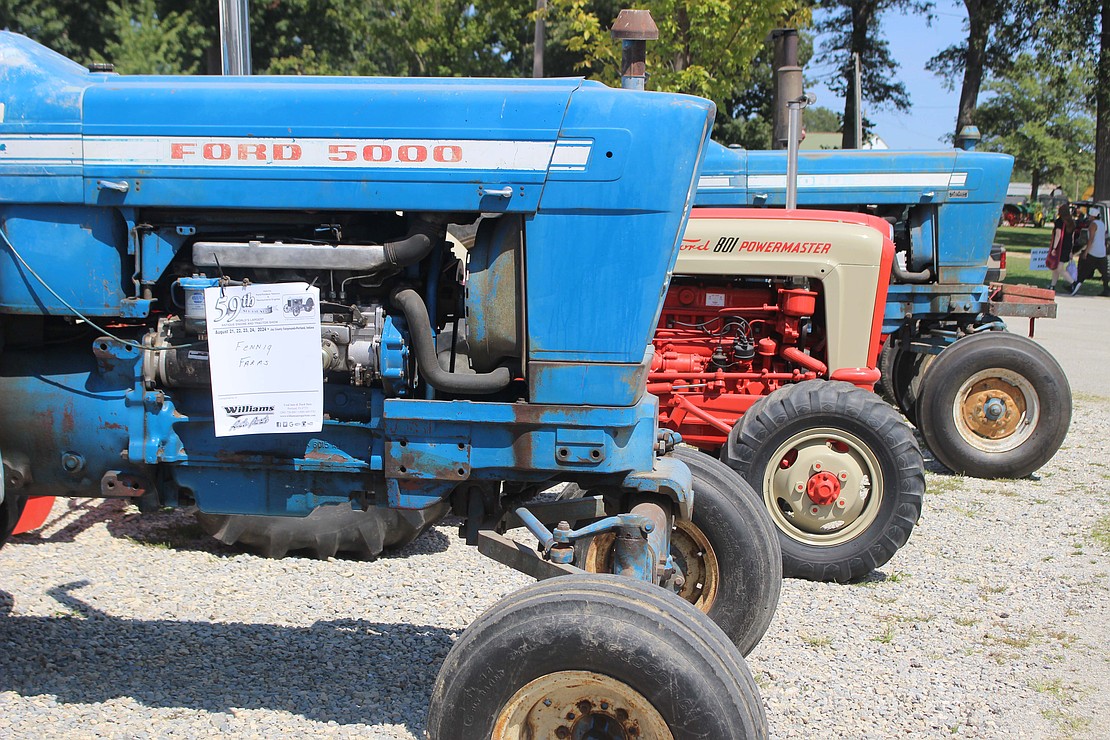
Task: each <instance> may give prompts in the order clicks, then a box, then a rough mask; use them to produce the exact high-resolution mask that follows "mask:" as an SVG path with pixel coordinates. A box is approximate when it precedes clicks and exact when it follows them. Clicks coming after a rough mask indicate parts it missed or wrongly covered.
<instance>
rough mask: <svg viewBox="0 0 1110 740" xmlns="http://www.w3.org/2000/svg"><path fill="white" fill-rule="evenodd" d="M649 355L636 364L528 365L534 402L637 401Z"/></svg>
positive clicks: (553, 363)
mask: <svg viewBox="0 0 1110 740" xmlns="http://www.w3.org/2000/svg"><path fill="white" fill-rule="evenodd" d="M650 366H651V358H650V357H648V358H647V361H646V362H642V363H640V364H639V365H631V364H628V365H625V364H604V365H600V364H588V363H579V362H541V361H538V360H537V361H534V362H531V363H529V365H528V397H529V399H531V400H532V402H533V403H560V402H561V403H573V404H586V405H602V404H618V405H626V406H629V405H632V404H633V403H635V402H637V401H639V400H640V396H641V395H642V394H643V393H644V387H645V384H646V382H647V374H648V370H649V368H650Z"/></svg>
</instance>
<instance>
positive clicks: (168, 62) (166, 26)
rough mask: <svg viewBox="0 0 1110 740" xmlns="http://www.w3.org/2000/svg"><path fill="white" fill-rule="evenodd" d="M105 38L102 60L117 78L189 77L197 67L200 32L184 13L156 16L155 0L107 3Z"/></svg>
mask: <svg viewBox="0 0 1110 740" xmlns="http://www.w3.org/2000/svg"><path fill="white" fill-rule="evenodd" d="M106 28H107V29H108V34H109V35H108V37H107V38H106V39H105V41H104V54H103V56H102V55H101V54H100V53H99V52H98V51H96V50H95V49H93V50H89V55H90V56H91V57H92V58H93V59H94V60H98V61H111V62H112V64H114V65H115V69H116V71H117V72H119V73H120V74H166V75H168V74H192V73H194V72H196V71H197V70H198V69H199V67H200V60H201V56H202V54H203V46H201V44H203V40H204V35H205V34H204V29H203V28H201V27H199V26H198V25H197V24H196V21H195V20H194V19H193V17H192V14H191V13H190V12H189V11H188V10H185V11H183V12H180V13H177V12H173V11H169V12H167V13H165V15H160V14H159V12H158V9H157V8H156V4H155V0H124V2H121V3H116V2H109V3H108V23H107V26H106Z"/></svg>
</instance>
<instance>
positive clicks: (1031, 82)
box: [976, 54, 1095, 198]
mask: <svg viewBox="0 0 1110 740" xmlns="http://www.w3.org/2000/svg"><path fill="white" fill-rule="evenodd" d="M1085 76H1086V72H1085V70H1084V68H1083V67H1082V66H1081V65H1077V64H1074V63H1073V64H1068V65H1057V64H1055V63H1052V62H1051V61H1050V62H1047V63H1046V62H1045V61H1044V60H1043V59H1038V58H1037V57H1035V56H1034V55H1031V54H1019V55H1018V56H1016V57H1015V58H1014V59H1012V60H1010V62H1009V63H1008V64H1007V69H1006V72H1005V73H1004V74H998V75H995V76H992V77H991V78H990V79H989V80H988V81H987V83H986V84H985V91H986V92H988V93H990V97H989V98H987V99H986V100H985V101H984V102H983V103H981V104H980V105H979V108H978V111H977V112H976V120H977V121H978V125H979V129H980V132H981V133H982V134H983V143H982V146H983V148H985V149H988V150H992V151H1001V152H1006V153H1008V154H1011V155H1013V157H1014V166H1015V169H1017V170H1019V171H1023V172H1028V173H1029V177H1030V182H1031V184H1032V186H1033V193H1032V195H1033V198H1036V197H1037V191H1038V189H1039V187H1040V185H1041V184H1043V183H1045V182H1048V181H1050V180H1059V179H1060V178H1062V177H1065V176H1068V177H1071V176H1074V175H1075V174H1076V173H1092V172H1093V169H1094V133H1095V122H1094V119H1093V117H1092V115H1091V108H1090V106H1089V105H1088V104H1087V100H1086V96H1084V95H1077V94H1076V91H1077V90H1081V89H1083V85H1084V78H1085Z"/></svg>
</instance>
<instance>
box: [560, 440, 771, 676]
mask: <svg viewBox="0 0 1110 740" xmlns="http://www.w3.org/2000/svg"><path fill="white" fill-rule="evenodd" d="M673 454H674V456H675V457H677V458H678V459H679V460H681V461H682V462H684V463H686V465H687V466H688V467H689V468H690V472H691V473H693V476H694V486H693V488H694V515H693V519H692V520H691V521H688V522H676V523H675V528H674V530H673V531H672V532H671V556H672V557H673V558H674V560H675V561H676V563H678V565H679V568H680V569H681V571H682V573H683V576H684V577H685V579H686V582H685V583H684V584H683V586H682V587H681V588H680V589H679V592H678V595H679V596H680V597H681V598H683V599H685V600H686V601H688V602H689V603H691V604H693V605H694V606H695V607H697V608H698V609H699V610H700V611H702V612H704V613H706V614H707V615H709V618H710V619H712V620H713V621H714V622H715V623H716V624H717V625H718V626H719V627H720V628H721V629H722V630H724V632H725V634H726V635H728V636H729V638H730V639H731V640H732V642H733V643H734V644H735V645H736V647H737V648H739V650H740V653H741V654H742V655H747V654H748V653H750V652H751V651H752V650H754V649H755V646H756V645H758V644H759V641H760V640H761V639H762V638H763V635H764V634H765V633H766V632H767V628H768V627H769V626H770V624H771V619H772V618H773V617H774V616H775V609H776V608H777V607H778V603H779V595H780V592H781V590H782V555H781V553H780V552H779V543H778V535H777V533H776V532H775V526H774V524H773V523H772V522H771V518H770V517H769V516H768V515H767V512H766V511H765V510H764V509H763V506H762V505H761V504H760V502H759V497H758V496H756V495H755V492H754V491H752V490H751V487H750V486H749V485H748V483H747V481H745V480H744V479H743V478H741V477H740V476H739V475H737V474H736V472H735V471H733V470H732V469H731V468H729V467H728V466H727V465H725V464H723V463H722V462H721V461H719V460H714V459H713V458H712V457H710V456H708V455H705V454H703V453H701V452H698V451H697V450H695V449H694V448H692V447H678V448H676V449H675V451H674V453H673ZM580 495H581V490H580V489H578V488H577V486H568V487H567V489H566V490H564V492H563V493H562V494H561V496H562V497H564V498H571V497H575V496H580ZM576 526H580V525H576ZM613 541H614V536H613V534H612V533H606V534H600V535H597V536H596V537H589V538H583V539H581V540H579V541H578V542H577V543H576V544H575V565H577V566H578V567H580V568H582V569H583V570H585V571H587V572H590V573H610V572H611V569H612V560H613Z"/></svg>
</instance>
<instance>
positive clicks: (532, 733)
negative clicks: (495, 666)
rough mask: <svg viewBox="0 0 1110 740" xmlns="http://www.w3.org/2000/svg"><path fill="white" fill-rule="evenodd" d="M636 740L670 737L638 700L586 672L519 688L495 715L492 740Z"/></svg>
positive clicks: (631, 690)
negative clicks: (553, 739) (530, 739)
mask: <svg viewBox="0 0 1110 740" xmlns="http://www.w3.org/2000/svg"><path fill="white" fill-rule="evenodd" d="M541 737H542V738H568V739H573V740H639V738H661V739H663V740H665V739H666V738H670V739H671V740H673V738H674V736H673V735H672V734H671V731H670V729H669V728H668V727H667V722H666V720H664V719H663V716H662V715H661V714H659V712H658V710H656V709H655V707H653V706H652V705H651V702H649V701H648V700H647V699H646V698H644V695H643V694H641V693H640V692H638V691H636V690H635V689H634V688H632V687H631V686H629V685H628V684H626V683H624V682H623V681H618V680H617V679H615V678H610V677H609V676H606V675H603V674H600V673H594V672H592V671H558V672H555V673H549V674H547V675H546V676H540V677H539V678H537V679H535V680H534V681H531V682H529V683H528V684H526V685H525V686H523V687H521V688H520V690H518V691H517V692H516V693H515V694H513V696H512V698H511V699H509V701H508V703H507V704H506V705H505V707H504V708H503V709H502V710H501V712H500V713H499V714H498V716H497V722H496V723H495V724H494V727H493V733H492V738H493V740H524V739H525V738H541Z"/></svg>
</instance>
